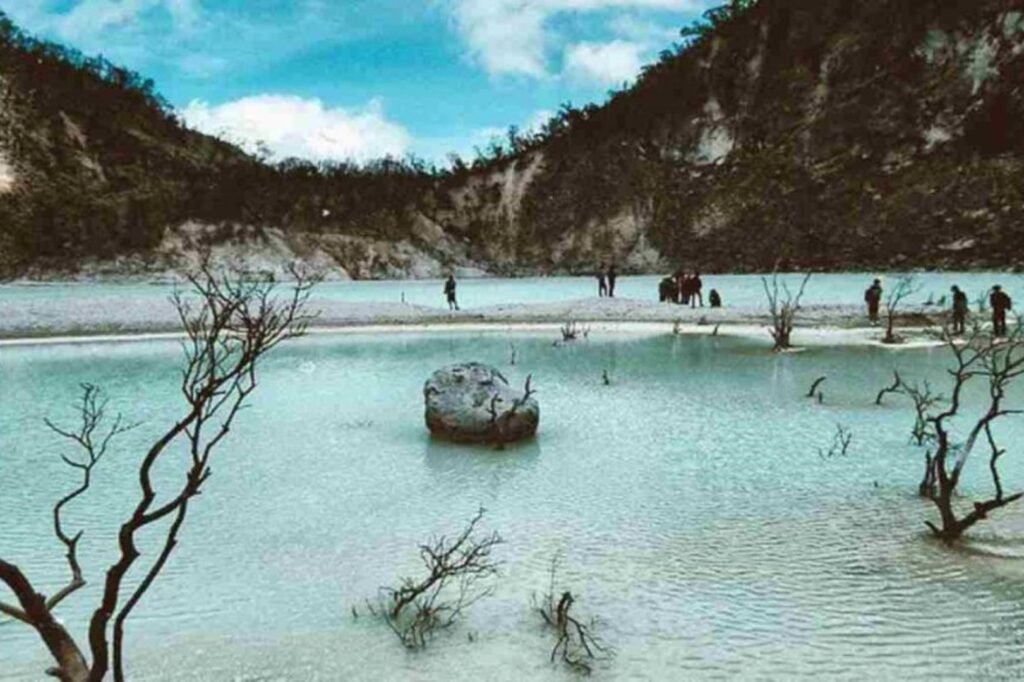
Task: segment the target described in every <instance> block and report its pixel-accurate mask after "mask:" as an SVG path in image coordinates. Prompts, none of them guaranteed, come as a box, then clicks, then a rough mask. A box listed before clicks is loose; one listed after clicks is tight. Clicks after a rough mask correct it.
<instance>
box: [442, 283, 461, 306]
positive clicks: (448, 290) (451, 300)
mask: <svg viewBox="0 0 1024 682" xmlns="http://www.w3.org/2000/svg"><path fill="white" fill-rule="evenodd" d="M444 295H445V298H447V299H448V310H458V309H459V303H458V301H456V300H455V275H448V279H447V280H445V283H444Z"/></svg>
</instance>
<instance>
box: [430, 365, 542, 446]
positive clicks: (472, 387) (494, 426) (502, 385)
mask: <svg viewBox="0 0 1024 682" xmlns="http://www.w3.org/2000/svg"><path fill="white" fill-rule="evenodd" d="M423 400H424V403H425V405H426V414H425V417H426V422H427V428H428V429H430V432H431V433H433V434H434V435H435V436H440V437H442V438H447V439H448V440H453V441H456V442H460V443H510V442H513V441H517V440H523V439H525V438H530V437H531V436H533V435H534V434H535V433H536V432H537V425H538V424H539V423H540V405H538V404H537V401H536V400H535V399H534V398H532V397H529V398H525V396H524V394H523V392H522V391H517V390H515V389H513V388H512V387H510V386H509V385H508V381H507V380H506V379H505V377H504V376H502V374H501V372H499V371H498V370H497V369H495V368H494V367H491V366H490V365H484V364H482V363H479V362H467V363H462V364H457V365H449V366H448V367H443V368H441V369H439V370H437V371H436V372H434V374H433V375H431V377H430V378H429V379H428V380H427V383H426V384H425V385H424V386H423Z"/></svg>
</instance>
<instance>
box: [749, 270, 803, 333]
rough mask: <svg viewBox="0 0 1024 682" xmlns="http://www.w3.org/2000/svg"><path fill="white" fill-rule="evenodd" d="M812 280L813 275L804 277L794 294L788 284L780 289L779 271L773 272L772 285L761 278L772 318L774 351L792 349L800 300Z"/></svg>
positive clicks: (784, 283)
mask: <svg viewBox="0 0 1024 682" xmlns="http://www.w3.org/2000/svg"><path fill="white" fill-rule="evenodd" d="M810 279H811V273H807V274H806V275H804V278H803V280H802V281H801V282H800V288H799V289H798V290H797V291H796V293H795V294H794V293H793V291H792V290H791V289H790V288H789V285H788V284H787V283H786V282H782V283H781V287H780V282H779V273H778V271H773V272H772V278H771V284H769V280H768V278H767V277H761V284H762V285H763V286H764V293H765V296H767V298H768V312H769V314H770V315H771V317H772V328H771V329H770V330H769V332H770V333H771V335H772V339H774V341H775V346H774V348H773V350H775V351H782V350H786V349H787V348H790V347H791V344H790V336H791V335H792V333H793V326H794V323H795V320H796V314H797V311H799V310H800V299H801V298H803V295H804V290H805V289H806V288H807V282H808V281H810Z"/></svg>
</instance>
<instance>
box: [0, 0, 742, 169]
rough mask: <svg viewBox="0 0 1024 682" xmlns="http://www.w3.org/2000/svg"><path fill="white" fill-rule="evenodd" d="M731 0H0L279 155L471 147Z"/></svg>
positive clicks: (352, 156)
mask: <svg viewBox="0 0 1024 682" xmlns="http://www.w3.org/2000/svg"><path fill="white" fill-rule="evenodd" d="M723 1H724V0H0V10H3V11H4V12H6V13H7V14H8V16H10V17H11V19H12V20H14V21H15V23H17V24H18V25H20V26H21V27H22V28H23V29H24V30H26V31H28V32H29V33H33V34H36V35H39V36H41V37H44V38H47V39H49V40H54V41H56V42H60V43H63V44H65V45H69V46H72V47H75V48H78V49H79V50H81V51H82V52H84V53H87V54H102V55H103V56H105V57H106V58H107V59H109V60H110V61H112V62H115V63H119V64H123V65H124V66H127V67H128V68H130V69H132V70H134V71H138V72H140V73H142V74H143V75H145V76H146V77H149V78H153V79H154V80H155V81H156V85H157V90H158V91H159V92H160V93H161V94H163V95H164V97H166V98H167V99H168V100H169V101H170V102H171V103H172V104H173V105H174V106H175V107H176V108H177V109H178V111H179V113H180V114H181V116H182V117H183V119H184V120H185V122H186V124H188V125H189V126H191V127H193V128H196V129H198V130H202V131H203V132H207V133H210V134H214V135H219V136H221V137H224V138H226V139H229V140H231V141H234V142H236V143H239V144H241V145H243V146H246V147H248V148H250V149H254V148H255V144H256V142H262V143H264V144H265V145H266V146H267V147H269V149H270V150H271V151H272V152H273V154H274V156H275V157H276V158H286V157H289V156H297V157H301V158H307V159H311V160H314V161H319V160H356V161H366V160H369V159H372V158H376V157H380V156H384V155H388V154H390V155H394V156H403V155H406V154H410V153H412V154H416V155H417V156H420V157H422V158H425V159H427V160H430V161H434V162H438V163H444V160H445V158H446V155H447V154H448V153H449V152H455V153H459V154H461V155H462V156H464V157H468V158H472V156H473V150H474V147H477V146H479V147H484V146H486V145H487V143H488V142H489V141H490V139H492V138H493V137H494V136H496V135H498V136H500V135H503V134H504V131H506V130H507V129H508V127H509V126H512V125H515V126H517V127H519V128H520V129H523V130H528V129H531V128H535V127H536V126H539V125H540V124H541V123H543V122H544V121H545V120H547V118H548V117H550V115H551V114H552V113H553V112H554V111H557V109H558V107H559V106H560V105H561V104H562V103H565V102H571V103H572V104H574V105H576V106H582V105H584V104H586V103H589V102H598V103H600V102H602V101H604V99H605V98H606V96H607V93H608V91H609V90H611V89H617V88H621V87H622V86H623V85H626V84H628V83H630V82H632V80H633V79H634V78H635V77H636V76H637V74H638V73H639V72H640V69H641V67H642V66H643V64H645V63H649V62H651V61H654V60H656V59H657V55H658V53H659V52H660V51H661V50H664V49H667V48H670V47H671V45H672V44H673V43H675V42H678V41H679V40H680V38H679V29H680V28H682V27H683V26H686V25H688V24H690V23H691V22H692V21H693V20H695V19H697V18H699V16H700V14H701V13H702V12H703V11H704V10H706V9H708V8H709V7H711V6H714V5H718V4H721V3H722V2H723Z"/></svg>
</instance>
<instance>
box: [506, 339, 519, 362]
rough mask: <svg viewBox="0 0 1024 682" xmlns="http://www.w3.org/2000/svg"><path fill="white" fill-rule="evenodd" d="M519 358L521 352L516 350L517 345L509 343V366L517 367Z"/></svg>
mask: <svg viewBox="0 0 1024 682" xmlns="http://www.w3.org/2000/svg"><path fill="white" fill-rule="evenodd" d="M518 357H519V352H518V350H517V349H516V344H514V343H511V342H509V344H508V364H510V365H513V366H514V365H515V364H516V360H517V359H518Z"/></svg>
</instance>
